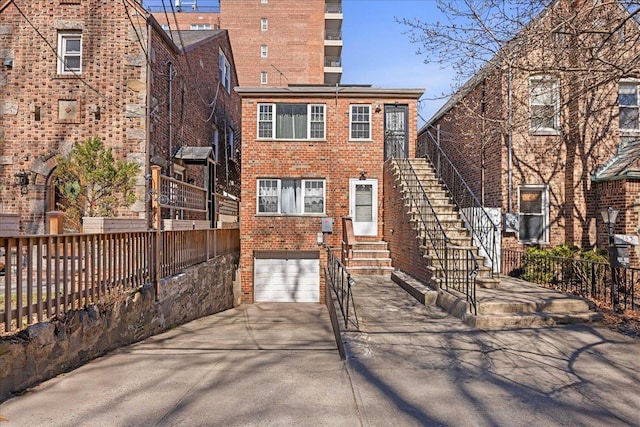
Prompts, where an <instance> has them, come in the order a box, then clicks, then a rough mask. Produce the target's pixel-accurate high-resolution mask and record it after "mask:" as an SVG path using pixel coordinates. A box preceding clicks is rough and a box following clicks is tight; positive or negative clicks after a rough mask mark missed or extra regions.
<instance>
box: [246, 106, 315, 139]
mask: <svg viewBox="0 0 640 427" xmlns="http://www.w3.org/2000/svg"><path fill="white" fill-rule="evenodd" d="M325 124H326V123H325V106H324V105H323V104H258V138H274V137H275V139H285V140H304V139H324V137H325Z"/></svg>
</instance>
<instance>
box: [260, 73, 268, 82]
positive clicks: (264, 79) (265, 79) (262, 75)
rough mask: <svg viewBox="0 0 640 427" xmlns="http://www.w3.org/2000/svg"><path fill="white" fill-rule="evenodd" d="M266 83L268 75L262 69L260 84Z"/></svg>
mask: <svg viewBox="0 0 640 427" xmlns="http://www.w3.org/2000/svg"><path fill="white" fill-rule="evenodd" d="M267 83H269V75H268V74H267V72H266V71H262V72H261V73H260V84H262V85H266V84H267Z"/></svg>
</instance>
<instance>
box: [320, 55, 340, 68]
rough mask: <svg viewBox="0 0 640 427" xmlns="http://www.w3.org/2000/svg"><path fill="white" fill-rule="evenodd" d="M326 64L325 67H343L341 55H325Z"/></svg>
mask: <svg viewBox="0 0 640 427" xmlns="http://www.w3.org/2000/svg"><path fill="white" fill-rule="evenodd" d="M324 66H325V67H342V58H340V57H339V56H325V57H324Z"/></svg>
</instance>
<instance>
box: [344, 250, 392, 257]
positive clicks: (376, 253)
mask: <svg viewBox="0 0 640 427" xmlns="http://www.w3.org/2000/svg"><path fill="white" fill-rule="evenodd" d="M353 258H367V259H377V258H389V251H388V250H372V249H354V250H353Z"/></svg>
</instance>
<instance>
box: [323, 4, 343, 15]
mask: <svg viewBox="0 0 640 427" xmlns="http://www.w3.org/2000/svg"><path fill="white" fill-rule="evenodd" d="M324 12H325V13H342V3H325V6H324Z"/></svg>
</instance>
